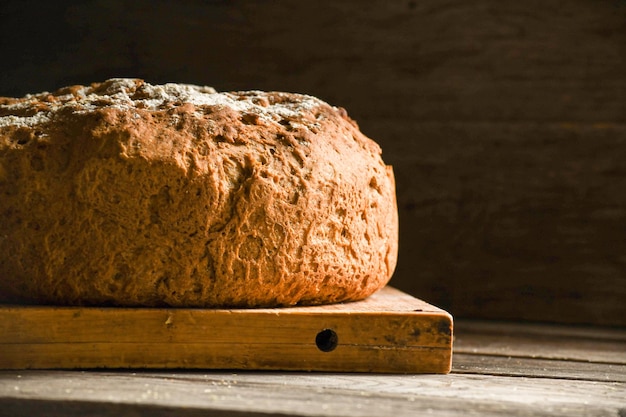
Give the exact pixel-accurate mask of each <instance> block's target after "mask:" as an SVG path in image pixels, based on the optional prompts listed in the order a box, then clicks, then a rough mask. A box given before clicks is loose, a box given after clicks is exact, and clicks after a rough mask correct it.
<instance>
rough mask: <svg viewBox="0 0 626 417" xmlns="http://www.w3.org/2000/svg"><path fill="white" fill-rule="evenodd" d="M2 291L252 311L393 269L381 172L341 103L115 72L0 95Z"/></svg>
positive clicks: (55, 299)
mask: <svg viewBox="0 0 626 417" xmlns="http://www.w3.org/2000/svg"><path fill="white" fill-rule="evenodd" d="M0 215H1V216H2V223H1V225H0V253H2V254H3V255H2V257H1V258H0V300H2V301H5V302H7V301H8V302H33V303H52V304H71V305H72V304H84V305H103V304H111V305H122V306H160V305H169V306H179V307H183V306H185V307H190V306H207V307H225V306H239V307H256V306H279V305H294V304H298V303H300V304H320V303H330V302H338V301H346V300H356V299H360V298H364V297H366V296H368V295H370V294H371V293H373V292H374V291H376V290H378V289H379V288H381V287H382V286H384V285H385V284H386V283H387V281H388V280H389V278H390V277H391V274H392V272H393V270H394V268H395V263H396V253H397V241H398V219H397V209H396V203H395V189H394V183H393V173H392V172H391V169H390V168H388V167H386V166H385V164H384V163H383V161H382V159H381V156H380V149H379V147H378V145H376V144H375V143H374V142H373V141H371V140H370V139H368V138H366V137H365V136H364V135H363V134H362V133H361V132H360V131H359V129H358V127H357V125H356V124H355V123H354V122H353V121H352V120H350V119H349V118H348V117H347V115H346V114H345V111H343V110H342V109H337V108H335V107H331V106H329V105H328V104H326V103H324V102H322V101H320V100H317V99H315V98H313V97H309V96H302V95H296V94H287V93H263V92H257V91H254V92H240V93H219V94H218V93H215V92H214V90H212V89H210V88H200V87H194V86H186V85H178V84H167V85H164V86H152V85H149V84H147V83H145V82H143V81H141V80H127V79H117V80H109V81H106V82H104V83H99V84H93V85H92V86H89V87H83V86H74V87H68V88H65V89H62V90H59V91H57V92H54V93H51V94H49V93H42V94H38V95H31V96H27V97H25V98H22V99H2V100H1V101H0Z"/></svg>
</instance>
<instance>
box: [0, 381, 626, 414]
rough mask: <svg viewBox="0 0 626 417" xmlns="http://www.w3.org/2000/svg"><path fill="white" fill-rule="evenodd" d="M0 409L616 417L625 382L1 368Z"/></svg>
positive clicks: (625, 397)
mask: <svg viewBox="0 0 626 417" xmlns="http://www.w3.org/2000/svg"><path fill="white" fill-rule="evenodd" d="M547 393H549V395H547ZM77 404H78V405H80V406H79V407H77ZM0 406H2V408H0V410H1V409H5V410H11V409H12V410H18V411H21V412H22V413H24V412H25V411H26V412H35V411H41V410H48V409H45V408H44V407H50V408H49V409H52V410H54V409H56V410H61V412H60V413H59V415H70V416H73V415H78V414H79V412H80V413H86V414H91V412H93V411H95V412H96V413H98V411H97V410H98V406H101V408H100V410H105V411H104V412H103V411H100V413H102V414H99V415H114V414H113V412H116V413H120V412H121V411H124V412H126V413H128V412H129V411H134V412H137V413H138V414H139V413H144V414H145V413H147V412H150V413H152V412H154V411H155V410H156V411H158V410H161V411H170V412H172V413H175V414H176V415H180V416H187V415H193V416H195V415H199V413H200V412H201V411H204V412H211V413H212V415H213V414H216V415H226V414H227V413H231V414H228V415H267V414H279V415H289V416H312V415H316V416H377V417H378V416H381V415H392V414H393V415H397V416H414V415H416V414H421V413H423V414H426V413H428V414H433V415H448V416H466V415H468V414H472V413H480V415H486V416H496V415H500V416H501V415H512V416H533V415H547V416H572V415H585V416H606V415H615V416H617V415H621V414H619V413H623V410H624V409H625V407H626V384H623V383H614V382H613V383H602V382H597V381H593V382H590V381H563V380H558V379H550V378H520V377H498V376H480V375H457V374H450V375H445V376H443V375H419V376H415V375H405V376H392V375H371V374H343V375H338V374H316V373H313V374H310V373H306V374H302V373H289V374H280V373H262V372H253V373H250V372H245V373H238V374H232V373H215V372H212V373H199V372H185V373H176V372H174V373H164V372H160V373H155V372H139V373H135V374H132V375H131V374H128V373H120V372H116V373H111V372H66V371H57V372H52V371H22V372H20V373H16V372H15V371H13V372H8V371H4V372H0ZM116 406H117V407H116ZM76 408H78V410H77V409H76ZM108 411H111V413H109V412H108ZM33 414H37V413H33ZM115 415H119V414H115Z"/></svg>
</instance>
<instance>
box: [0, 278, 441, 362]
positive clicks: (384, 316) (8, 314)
mask: <svg viewBox="0 0 626 417" xmlns="http://www.w3.org/2000/svg"><path fill="white" fill-rule="evenodd" d="M327 329H330V330H331V331H332V332H334V337H335V338H336V340H335V341H334V345H332V346H330V345H329V346H326V344H325V343H326V342H324V341H322V342H318V337H319V335H320V334H321V332H323V331H324V330H327ZM451 355H452V317H451V316H450V315H449V314H448V313H446V312H445V311H443V310H440V309H438V308H436V307H434V306H431V305H429V304H427V303H425V302H423V301H421V300H418V299H415V298H413V297H411V296H408V295H406V294H403V293H401V292H400V291H398V290H395V289H393V288H385V289H383V290H381V291H380V292H378V293H376V294H374V295H373V296H371V297H370V298H368V299H366V300H363V301H360V302H355V303H345V304H337V305H331V306H320V307H291V308H283V309H248V310H245V309H238V310H205V309H148V308H146V309H128V308H75V307H28V306H13V307H11V306H3V307H0V369H42V368H44V369H45V368H66V369H67V368H70V369H71V368H83V369H84V368H185V369H270V370H271V369H273V370H307V371H311V370H316V371H335V372H342V371H343V372H399V373H413V372H424V373H447V372H449V371H450V366H451Z"/></svg>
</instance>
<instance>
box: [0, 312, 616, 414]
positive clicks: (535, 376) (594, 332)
mask: <svg viewBox="0 0 626 417" xmlns="http://www.w3.org/2000/svg"><path fill="white" fill-rule="evenodd" d="M0 415H2V416H5V415H6V416H20V415H24V416H33V415H46V416H84V415H92V416H93V415H95V416H116V417H117V416H143V415H146V416H148V415H149V416H169V415H172V416H174V415H175V416H183V417H187V416H201V415H202V416H205V415H211V416H226V415H228V416H266V415H281V416H377V417H379V416H394V417H398V416H415V415H452V416H457V415H458V416H466V415H482V416H491V415H507V416H531V415H532V416H535V415H548V416H578V415H581V416H582V415H584V416H615V417H624V416H626V329H614V328H588V327H572V326H556V325H538V324H519V323H507V322H477V321H460V322H457V323H456V329H455V346H454V358H453V368H452V373H450V374H448V375H385V374H356V373H301V372H298V373H285V372H232V371H201V370H198V371H120V370H117V371H111V370H109V371H0Z"/></svg>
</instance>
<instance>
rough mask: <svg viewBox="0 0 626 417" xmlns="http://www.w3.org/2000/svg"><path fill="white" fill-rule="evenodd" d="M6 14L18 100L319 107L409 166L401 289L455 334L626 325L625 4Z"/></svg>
mask: <svg viewBox="0 0 626 417" xmlns="http://www.w3.org/2000/svg"><path fill="white" fill-rule="evenodd" d="M1 7H2V8H1V9H0V11H1V12H2V17H3V18H4V20H5V21H4V22H3V24H2V25H0V39H2V41H3V42H2V43H1V44H0V48H1V49H0V53H2V56H7V57H10V58H9V59H4V60H1V61H0V95H21V94H25V93H28V92H36V91H41V90H46V89H47V90H51V89H54V88H57V87H61V86H63V85H67V84H74V83H89V82H92V81H99V80H101V79H104V78H107V77H111V76H137V77H143V78H146V79H147V80H149V81H151V82H157V83H160V82H169V81H177V82H190V83H196V84H209V85H214V86H215V87H216V88H218V89H220V90H229V89H263V90H284V91H295V92H303V93H309V94H313V95H315V96H318V97H320V98H322V99H324V100H327V101H329V102H330V103H332V104H335V105H339V106H343V107H345V108H347V109H348V112H349V114H350V115H351V116H352V117H353V118H355V119H356V120H357V121H358V122H359V125H360V126H361V128H362V130H363V131H364V132H365V133H366V134H367V135H369V136H371V137H372V138H373V139H375V140H376V141H378V142H379V143H380V144H381V145H382V148H383V156H384V158H385V160H386V162H387V163H389V164H392V165H394V170H395V173H396V176H397V186H398V204H399V207H400V216H401V217H400V220H401V223H400V224H401V240H400V250H401V252H400V258H399V266H398V269H397V272H396V275H395V278H394V281H393V285H395V286H397V287H398V288H400V289H403V290H405V291H409V292H410V293H412V294H414V295H416V296H418V297H421V298H424V299H426V300H428V301H429V302H432V303H434V304H436V305H439V306H441V307H443V308H445V309H447V310H449V311H451V312H452V313H453V314H455V316H461V317H482V318H500V319H506V318H509V319H523V320H540V321H553V322H564V323H591V324H599V325H614V326H625V325H626V304H625V303H623V301H622V300H623V299H624V297H625V295H626V258H625V257H624V255H623V254H624V253H626V239H624V238H623V234H624V230H626V211H625V210H626V209H625V207H626V202H625V201H624V196H625V195H626V171H625V170H624V163H623V161H624V160H625V156H626V155H625V152H626V145H625V142H626V127H625V126H626V3H625V2H624V1H623V0H601V1H588V0H574V1H568V2H560V1H553V0H551V1H541V2H540V1H536V0H532V1H528V2H512V1H498V0H479V1H476V2H471V4H470V3H467V2H463V1H460V0H453V1H446V2H441V1H436V0H421V1H412V0H411V1H409V0H406V1H404V0H403V1H399V0H394V1H383V0H374V1H368V2H367V4H363V2H360V1H356V0H344V1H333V2H321V3H320V2H316V3H309V2H298V1H295V0H285V1H281V2H278V3H272V4H268V3H267V2H262V1H245V2H244V1H239V0H236V1H230V2H219V1H216V2H205V1H200V0H189V1H185V2H176V3H174V2H151V1H148V0H139V1H134V2H132V4H130V5H129V4H128V3H127V2H124V1H122V0H112V1H106V2H105V1H100V0H93V1H90V2H68V3H66V4H65V3H64V5H63V6H61V5H56V4H54V5H53V4H51V3H50V4H49V3H42V5H40V6H39V7H28V6H25V3H24V2H17V1H7V2H3V5H2V6H1ZM50 22H55V24H54V25H50V24H49V23H50Z"/></svg>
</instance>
